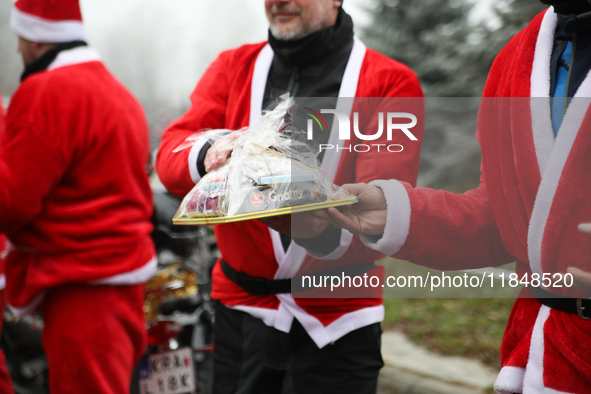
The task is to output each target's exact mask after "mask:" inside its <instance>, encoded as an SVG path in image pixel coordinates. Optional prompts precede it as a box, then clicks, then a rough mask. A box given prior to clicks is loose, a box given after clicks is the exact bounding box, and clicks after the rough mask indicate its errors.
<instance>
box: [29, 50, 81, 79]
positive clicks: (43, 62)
mask: <svg viewBox="0 0 591 394" xmlns="http://www.w3.org/2000/svg"><path fill="white" fill-rule="evenodd" d="M86 45H87V44H86V42H84V41H71V42H63V43H59V44H57V45H55V46H54V47H52V48H51V49H50V50H48V51H47V52H45V53H44V54H43V56H41V57H40V58H39V59H37V60H35V61H34V62H33V63H31V64H29V65H28V66H25V71H23V73H22V75H21V82H22V81H24V80H25V79H26V78H27V77H29V76H31V75H33V74H35V73H38V72H40V71H43V70H46V69H47V67H49V65H50V64H51V63H52V62H53V61H54V60H55V58H56V57H57V55H58V54H59V53H60V52H61V51H66V50H68V49H72V48H76V47H82V46H86Z"/></svg>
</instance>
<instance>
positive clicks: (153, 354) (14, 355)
mask: <svg viewBox="0 0 591 394" xmlns="http://www.w3.org/2000/svg"><path fill="white" fill-rule="evenodd" d="M179 204H180V199H178V198H176V197H174V196H172V195H171V194H168V193H166V192H165V191H162V190H154V206H155V209H154V215H153V218H152V221H153V224H154V231H153V233H152V238H153V240H154V243H155V245H156V249H157V252H158V271H157V273H156V275H154V277H152V278H151V279H150V280H149V282H148V284H147V291H146V298H145V303H144V311H145V313H146V321H147V330H148V349H147V351H146V353H145V356H144V358H142V360H141V361H140V363H139V365H138V366H137V367H136V368H135V370H134V373H133V376H132V383H131V387H130V393H131V394H185V393H187V394H189V393H190V394H209V393H211V391H212V380H213V359H212V351H213V323H214V319H215V318H214V311H213V305H212V302H211V299H210V298H209V292H210V289H211V284H210V277H211V276H210V274H211V269H212V267H213V264H214V263H215V260H216V258H217V256H218V255H219V252H217V248H216V244H215V238H214V236H213V234H212V233H211V231H210V230H208V229H206V228H202V227H192V226H175V225H173V224H172V217H173V216H174V214H175V212H176V209H177V208H178V206H179ZM42 328H43V321H42V319H41V316H39V315H38V314H35V315H27V316H25V317H24V318H21V319H18V318H16V317H15V316H14V315H13V314H12V313H11V312H10V311H9V310H8V308H7V309H6V311H5V313H4V326H3V328H2V337H1V339H0V347H1V348H2V350H3V352H4V354H5V356H6V363H7V367H8V371H9V373H10V375H11V377H12V380H13V386H14V390H15V393H16V394H49V384H48V369H47V368H48V367H47V359H46V357H45V354H44V351H43V346H42V342H41V331H42Z"/></svg>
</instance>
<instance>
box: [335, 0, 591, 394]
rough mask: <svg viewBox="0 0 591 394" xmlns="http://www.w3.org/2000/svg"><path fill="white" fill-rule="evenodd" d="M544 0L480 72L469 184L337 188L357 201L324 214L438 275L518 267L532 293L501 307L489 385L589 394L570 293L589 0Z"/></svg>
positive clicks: (579, 310)
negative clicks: (476, 176) (504, 312)
mask: <svg viewBox="0 0 591 394" xmlns="http://www.w3.org/2000/svg"><path fill="white" fill-rule="evenodd" d="M543 3H546V4H551V5H553V7H551V8H549V9H548V10H546V11H545V12H543V13H541V14H540V15H538V16H537V17H536V18H534V20H533V21H532V22H531V23H530V24H529V26H527V27H526V28H525V29H524V30H523V31H521V32H520V33H518V34H517V35H516V36H515V37H514V38H513V39H512V40H511V41H510V42H509V43H508V44H507V45H506V46H505V48H504V49H503V50H502V51H501V52H500V54H499V55H498V56H497V58H496V60H495V62H494V63H493V66H492V68H491V70H490V74H489V77H488V80H487V83H486V86H485V89H484V93H483V99H482V104H481V107H480V112H479V118H478V131H477V133H476V135H477V137H478V140H479V142H480V145H481V148H482V164H481V170H482V177H481V184H480V186H479V187H478V188H477V189H475V190H470V191H468V192H466V193H463V194H452V193H449V192H446V191H443V190H431V189H426V188H413V187H412V185H410V184H408V183H406V182H403V181H397V180H379V181H374V182H371V183H370V185H363V184H356V185H347V186H345V188H346V189H348V190H349V191H351V192H353V193H354V194H356V195H358V196H359V200H360V203H359V204H357V205H355V206H353V208H348V209H342V210H336V209H330V210H329V214H330V220H331V222H332V223H333V224H336V225H339V226H342V227H344V228H347V229H349V231H352V232H355V233H363V234H365V235H364V236H362V239H363V241H364V242H365V243H366V244H367V245H368V246H369V247H370V248H371V249H373V250H377V251H381V252H383V253H385V254H388V255H391V256H394V257H396V258H399V259H403V260H408V261H411V262H414V263H417V264H421V265H425V266H429V267H434V268H437V269H441V270H449V269H464V268H478V267H487V266H495V265H501V264H504V263H509V262H513V261H515V260H517V267H516V272H517V274H518V277H519V278H520V279H521V278H523V277H524V275H527V278H529V280H530V281H531V286H530V287H528V288H525V289H524V290H523V291H522V293H521V294H520V298H518V299H517V300H516V302H515V305H514V307H513V311H512V312H511V316H510V318H509V322H508V325H507V328H506V331H505V335H504V337H503V342H502V344H501V363H502V369H501V372H500V374H499V376H498V378H497V381H496V383H495V389H496V390H497V391H498V392H499V393H577V394H583V393H589V392H591V320H589V319H591V300H589V299H585V298H581V297H585V296H587V297H588V296H589V295H590V293H591V291H590V290H591V286H590V284H591V280H589V276H591V275H590V274H589V272H590V271H591V237H590V236H591V228H590V227H591V225H589V224H588V223H586V224H582V225H581V222H584V223H585V222H591V199H590V196H591V182H589V180H590V179H591V154H590V153H591V133H590V131H591V113H590V110H589V104H590V102H591V77H590V76H589V75H590V73H589V70H590V69H591V18H590V17H591V5H590V3H589V2H588V1H587V0H568V1H564V0H562V1H556V0H544V1H543ZM550 97H553V100H550ZM565 97H571V98H572V97H574V99H572V101H567V102H566V103H565V101H564V99H563V98H565ZM585 272H587V273H585ZM556 273H558V274H560V275H562V276H564V275H565V274H567V273H572V274H573V275H574V277H575V279H577V280H579V286H578V287H576V288H575V287H568V286H569V283H570V280H564V281H563V282H561V283H557V282H556V280H557V279H558V277H557V276H555V274H556ZM534 274H535V275H538V276H537V277H538V278H539V281H538V282H537V284H534V282H533V280H532V279H533V278H535V277H534V276H532V275H534ZM544 278H546V279H544ZM548 280H550V282H549V281H548ZM540 281H543V283H544V285H543V286H545V288H543V287H541V286H540ZM581 284H582V285H583V286H582V287H583V288H584V285H587V288H586V290H587V291H581V290H580V288H581V286H580V285H581ZM553 296H557V297H558V298H552V297H553Z"/></svg>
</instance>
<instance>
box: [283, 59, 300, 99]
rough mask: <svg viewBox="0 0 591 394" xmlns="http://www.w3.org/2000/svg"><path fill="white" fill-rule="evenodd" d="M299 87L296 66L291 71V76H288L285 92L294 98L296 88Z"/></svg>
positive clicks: (298, 71) (298, 75) (298, 72)
mask: <svg viewBox="0 0 591 394" xmlns="http://www.w3.org/2000/svg"><path fill="white" fill-rule="evenodd" d="M299 87H300V69H299V68H298V66H293V68H292V69H291V75H290V76H289V82H288V83H287V89H285V90H287V92H289V94H290V95H291V96H292V97H295V95H296V93H297V91H298V88H299Z"/></svg>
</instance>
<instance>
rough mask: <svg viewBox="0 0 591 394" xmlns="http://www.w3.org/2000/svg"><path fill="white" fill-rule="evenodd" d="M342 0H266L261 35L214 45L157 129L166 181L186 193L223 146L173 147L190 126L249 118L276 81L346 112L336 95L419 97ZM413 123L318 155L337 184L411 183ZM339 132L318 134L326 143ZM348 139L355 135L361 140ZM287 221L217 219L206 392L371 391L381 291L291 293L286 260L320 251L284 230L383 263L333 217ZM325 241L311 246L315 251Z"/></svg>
mask: <svg viewBox="0 0 591 394" xmlns="http://www.w3.org/2000/svg"><path fill="white" fill-rule="evenodd" d="M341 3H342V2H340V1H334V0H266V1H265V8H266V12H267V17H268V19H269V22H270V29H269V41H268V42H263V43H260V44H254V45H244V46H242V47H240V48H237V49H234V50H229V51H226V52H223V53H221V54H220V55H219V56H218V58H217V59H216V60H215V61H214V62H213V63H212V64H211V65H210V67H209V68H208V69H207V71H206V72H205V74H204V75H203V76H202V78H201V80H200V81H199V83H198V84H197V87H196V88H195V90H194V92H193V94H192V95H191V100H192V106H191V108H190V109H189V110H188V111H187V112H186V113H185V114H184V115H183V116H182V117H181V118H180V119H179V120H177V121H176V122H175V123H174V124H172V125H171V126H170V127H169V128H168V129H167V130H166V131H165V132H164V134H163V137H162V143H161V145H160V148H159V153H158V157H157V162H156V168H157V171H158V174H159V176H160V179H161V180H162V182H163V183H164V185H165V186H166V187H167V189H168V190H169V191H170V192H172V193H173V194H176V195H178V196H184V195H185V194H186V193H187V192H189V190H191V188H192V187H193V186H194V185H195V183H196V182H198V181H199V180H200V179H201V177H202V176H204V175H205V174H206V173H207V172H208V171H211V170H213V169H214V168H216V167H217V166H218V165H220V164H222V163H223V162H224V161H225V160H226V159H227V157H228V156H229V152H228V151H224V150H221V149H220V148H219V147H218V146H217V145H215V144H214V145H213V146H210V144H209V142H208V140H207V138H205V137H201V138H200V139H198V140H197V141H196V143H194V144H193V145H192V147H191V148H190V149H185V150H180V151H178V149H176V148H177V147H179V146H180V145H181V144H183V143H184V141H185V140H186V139H187V138H188V137H191V136H193V135H194V133H195V132H196V131H201V130H204V129H230V130H238V129H240V128H242V127H245V126H248V125H252V124H253V123H254V122H255V121H256V120H257V119H258V118H259V117H260V116H261V110H262V109H264V108H266V107H267V106H268V105H269V104H271V102H272V101H273V94H274V92H276V91H279V92H289V93H290V94H291V95H292V96H296V97H333V98H335V99H334V100H333V101H336V108H337V109H340V110H342V111H344V112H347V113H350V112H351V109H352V108H351V105H349V108H346V107H347V100H342V101H341V100H336V98H337V97H350V98H353V97H422V91H421V88H420V86H419V82H418V80H417V78H416V76H415V75H414V73H413V72H412V71H411V70H410V69H408V68H407V67H405V66H404V65H402V64H400V63H398V62H395V61H393V60H391V59H389V58H387V57H385V56H383V55H381V54H379V53H377V52H375V51H372V50H370V49H367V48H366V47H365V45H364V44H363V43H362V42H361V41H359V40H358V39H357V38H355V37H354V36H353V23H352V20H351V17H350V16H349V15H347V14H346V13H345V12H344V11H343V9H342V7H341ZM348 102H349V103H351V100H349V101H348ZM333 108H334V107H333ZM327 118H329V117H327ZM330 120H332V119H330ZM334 123H335V124H336V123H337V122H334ZM419 129H420V128H419V127H417V129H416V130H414V131H416V133H417V137H418V139H419V141H416V143H412V144H407V146H405V150H404V153H402V154H395V153H389V152H387V151H386V150H385V149H382V150H381V152H379V153H377V152H374V153H366V154H363V155H361V154H357V153H356V152H354V151H349V150H346V149H344V150H343V149H341V150H340V151H335V150H332V151H327V152H326V153H325V155H324V156H323V157H322V164H321V165H322V168H324V169H325V170H326V171H327V173H328V175H327V177H328V179H329V180H331V181H334V182H335V183H336V184H342V183H346V182H351V181H356V182H357V181H370V180H371V179H374V178H372V177H375V176H378V177H379V176H380V175H378V174H382V175H385V174H386V170H388V171H390V170H391V168H396V169H397V170H396V171H397V172H396V173H397V176H398V177H400V178H402V179H405V180H406V182H409V183H410V184H414V183H415V181H416V176H417V171H418V164H419V150H420V138H421V137H422V129H421V130H419ZM329 130H330V127H329ZM336 134H337V132H335V131H332V132H331V133H330V135H329V133H325V134H324V138H325V142H327V141H328V140H329V139H333V138H336ZM400 134H402V133H400ZM356 138H357V137H354V138H353V139H352V140H351V141H350V144H351V145H354V144H355V143H356V142H357V143H359V142H360V140H359V139H356ZM397 138H400V140H398V139H397ZM403 138H404V141H408V139H406V137H405V136H404V135H403V134H402V137H400V136H396V137H395V140H393V141H392V142H391V143H396V142H400V141H402V139H403ZM384 140H385V139H384ZM376 142H384V141H376ZM376 171H377V173H376ZM266 223H267V222H266ZM289 228H290V225H289V223H288V224H287V228H285V230H284V232H285V233H286V234H281V233H279V232H277V231H275V230H273V229H271V228H269V227H268V226H267V225H265V224H263V223H261V222H259V221H248V222H238V223H231V224H221V225H217V226H215V233H216V237H217V241H218V245H219V248H220V251H221V254H222V258H221V259H220V260H219V261H218V262H217V264H216V266H215V268H214V270H213V291H212V293H211V295H212V297H213V298H214V299H216V300H217V304H216V326H215V351H214V363H215V379H214V385H215V390H214V391H215V392H216V393H228V394H229V393H256V394H260V393H270V394H277V393H282V392H284V393H287V392H289V393H306V394H308V393H337V392H338V393H341V392H343V393H345V392H346V393H352V394H355V393H375V392H376V384H377V377H378V372H379V370H380V368H381V367H382V366H383V361H382V358H381V355H380V335H381V330H380V326H379V322H381V321H382V319H383V315H384V310H383V306H382V300H381V298H375V297H374V298H365V299H359V298H351V299H311V298H297V299H296V298H294V297H292V295H291V294H289V293H290V280H289V278H290V277H291V274H292V268H293V267H296V266H300V267H308V266H311V265H313V264H315V263H319V264H320V263H321V262H319V260H316V259H315V258H313V257H312V256H311V255H309V254H306V253H305V251H304V249H303V248H302V247H300V246H298V245H297V244H295V243H294V242H292V239H291V237H290V235H293V236H294V237H296V238H297V237H302V238H303V237H305V236H314V235H320V234H324V235H325V236H326V237H327V238H329V239H330V242H328V244H329V245H328V246H329V247H331V248H332V246H334V248H332V249H334V251H333V252H332V253H331V257H333V258H338V257H341V258H342V259H344V260H345V261H346V262H348V263H349V264H354V263H364V264H363V265H362V266H363V267H364V271H363V272H368V274H370V275H382V274H383V271H382V268H378V267H375V266H374V265H373V262H374V261H375V260H377V259H379V258H380V257H381V254H380V253H377V252H375V253H374V252H370V253H367V251H366V250H365V247H364V246H363V244H361V242H360V241H359V239H358V237H354V236H353V235H352V234H351V233H349V232H348V231H341V230H339V229H336V228H334V227H332V226H331V227H329V226H321V227H318V228H314V229H306V230H304V231H299V232H298V234H291V233H290V231H289V230H290V229H289ZM300 230H301V229H300ZM298 242H300V243H304V244H305V243H306V241H305V240H299V241H298ZM330 244H332V245H330ZM323 246H324V245H318V244H315V245H314V246H313V247H312V248H313V249H314V247H315V248H317V249H316V250H317V251H318V252H319V253H320V254H322V252H323V250H322V249H324V247H323ZM294 271H297V269H294Z"/></svg>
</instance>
